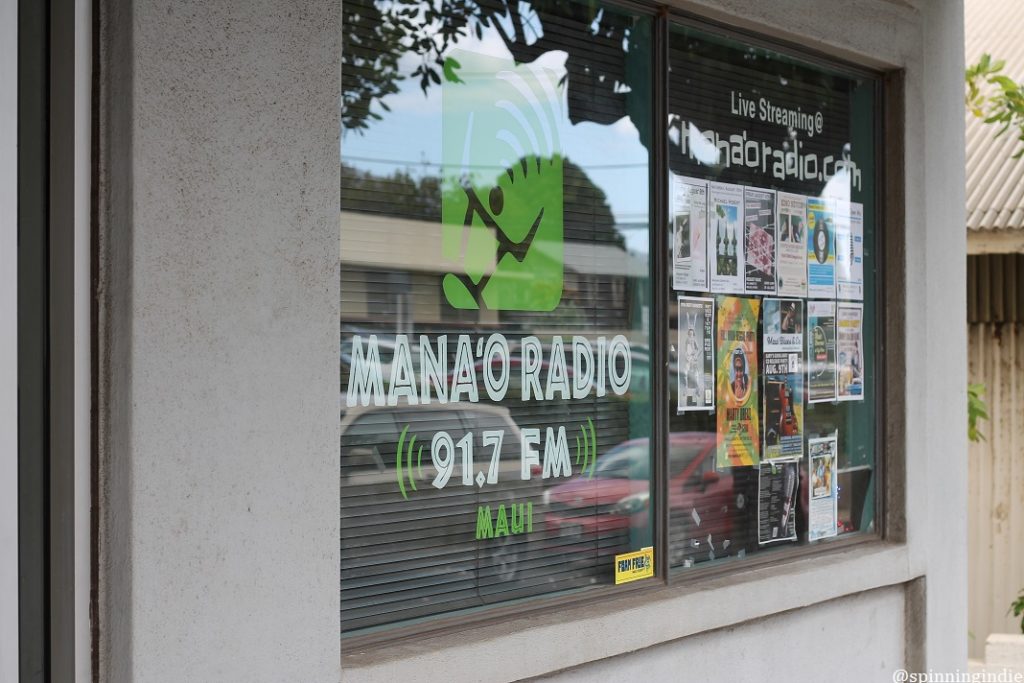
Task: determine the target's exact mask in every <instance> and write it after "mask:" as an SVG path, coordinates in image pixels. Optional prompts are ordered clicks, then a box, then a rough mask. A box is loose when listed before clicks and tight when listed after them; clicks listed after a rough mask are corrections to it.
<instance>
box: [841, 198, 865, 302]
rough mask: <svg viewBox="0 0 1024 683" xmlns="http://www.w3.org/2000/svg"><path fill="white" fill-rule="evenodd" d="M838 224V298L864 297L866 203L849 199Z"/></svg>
mask: <svg viewBox="0 0 1024 683" xmlns="http://www.w3.org/2000/svg"><path fill="white" fill-rule="evenodd" d="M844 207H845V208H846V211H845V214H846V215H845V216H844V219H843V220H840V221H838V222H837V223H836V297H837V298H839V299H852V300H854V301H862V300H863V299H864V205H863V204H858V203H857V202H846V203H845V204H844Z"/></svg>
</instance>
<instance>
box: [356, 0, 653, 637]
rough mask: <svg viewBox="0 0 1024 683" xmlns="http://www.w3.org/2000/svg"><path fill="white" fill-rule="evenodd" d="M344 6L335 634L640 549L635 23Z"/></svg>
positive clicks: (644, 79)
mask: <svg viewBox="0 0 1024 683" xmlns="http://www.w3.org/2000/svg"><path fill="white" fill-rule="evenodd" d="M344 20H345V35H344V50H345V52H344V63H343V96H344V102H343V117H342V121H343V133H342V147H341V149H342V158H341V163H342V167H341V168H342V182H341V297H342V300H341V333H342V348H341V391H342V396H343V401H342V417H341V424H342V441H341V558H342V559H341V601H342V612H341V624H342V630H343V631H344V632H347V633H348V632H359V631H365V630H366V629H369V628H372V627H376V626H379V625H382V624H401V623H408V622H410V621H411V620H416V619H422V618H424V617H429V616H434V615H443V614H450V613H454V612H459V611H464V610H467V609H473V608H479V607H481V606H484V605H488V604H492V603H499V602H505V601H510V600H516V599H520V598H525V597H529V596H537V595H549V594H554V593H558V592H562V591H567V590H572V589H580V588H585V587H590V586H595V585H602V584H610V583H613V582H614V580H615V571H614V570H615V558H616V557H617V556H621V555H623V554H627V553H630V552H631V551H643V549H645V548H652V546H653V533H652V528H653V521H652V518H651V516H650V515H649V509H650V496H651V486H652V479H651V471H652V468H651V451H650V447H649V440H650V433H651V420H650V415H651V400H650V399H651V397H650V381H649V373H650V367H649V366H650V350H649V346H650V345H649V332H648V329H649V327H650V316H651V304H650V299H651V286H650V278H649V271H650V255H649V245H650V235H649V225H650V216H651V194H652V193H651V190H650V187H651V179H652V170H651V156H652V155H651V145H652V142H651V130H652V128H653V116H652V104H651V75H652V55H651V51H650V47H651V27H652V20H651V18H650V17H648V16H643V15H637V14H634V13H630V12H626V11H623V10H621V9H616V8H614V7H613V6H611V5H605V4H603V3H590V2H588V3H583V2H564V1H563V2H548V3H537V4H531V3H528V2H518V1H517V2H509V3H507V4H506V3H504V2H496V3H482V4H479V5H477V4H476V3H448V2H445V3H432V2H402V1H395V2H389V1H381V0H377V1H374V0H353V1H351V2H349V1H346V2H345V3H344ZM645 552H648V553H649V554H648V555H644V553H641V554H640V558H641V559H640V564H643V558H644V557H649V556H651V555H650V553H653V550H652V551H645ZM642 569H643V567H641V570H642Z"/></svg>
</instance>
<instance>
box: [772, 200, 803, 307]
mask: <svg viewBox="0 0 1024 683" xmlns="http://www.w3.org/2000/svg"><path fill="white" fill-rule="evenodd" d="M777 203H778V209H779V220H778V233H779V239H778V254H777V259H776V260H777V263H776V267H775V271H776V278H777V281H778V294H779V296H798V297H801V298H803V297H806V296H807V247H806V242H805V237H804V235H805V227H806V225H807V205H806V201H805V199H804V196H803V195H799V194H788V193H786V192H779V193H778V200H777Z"/></svg>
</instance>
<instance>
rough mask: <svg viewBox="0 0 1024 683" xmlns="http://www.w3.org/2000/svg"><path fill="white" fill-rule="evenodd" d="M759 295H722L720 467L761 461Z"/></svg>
mask: <svg viewBox="0 0 1024 683" xmlns="http://www.w3.org/2000/svg"><path fill="white" fill-rule="evenodd" d="M760 307H761V302H760V301H758V300H757V299H745V298H741V297H732V296H723V297H719V298H718V322H717V331H718V338H717V339H716V342H717V343H716V349H717V356H718V359H717V360H718V376H717V381H718V389H717V392H716V395H717V404H718V405H717V410H718V416H717V417H718V454H717V457H716V468H717V469H724V468H727V467H740V466H743V465H757V464H758V462H760V459H761V458H760V446H761V443H760V441H761V440H760V434H759V431H758V408H759V407H760V405H759V402H758V396H757V393H758V392H757V384H758V382H757V380H758V372H757V318H758V312H759V309H760Z"/></svg>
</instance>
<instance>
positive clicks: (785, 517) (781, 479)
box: [757, 460, 800, 545]
mask: <svg viewBox="0 0 1024 683" xmlns="http://www.w3.org/2000/svg"><path fill="white" fill-rule="evenodd" d="M799 489H800V461H799V460H776V461H774V462H762V463H761V467H760V469H759V471H758V477H757V543H758V545H767V544H769V543H778V542H780V541H795V540H796V501H797V495H798V494H797V491H799Z"/></svg>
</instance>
